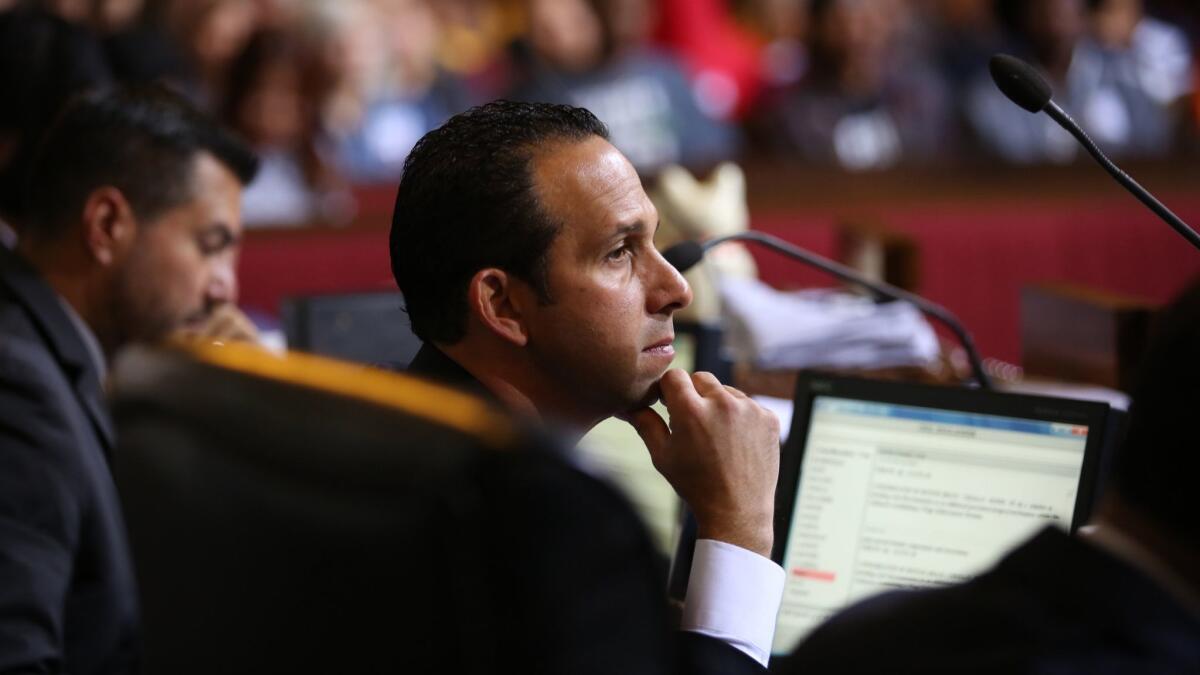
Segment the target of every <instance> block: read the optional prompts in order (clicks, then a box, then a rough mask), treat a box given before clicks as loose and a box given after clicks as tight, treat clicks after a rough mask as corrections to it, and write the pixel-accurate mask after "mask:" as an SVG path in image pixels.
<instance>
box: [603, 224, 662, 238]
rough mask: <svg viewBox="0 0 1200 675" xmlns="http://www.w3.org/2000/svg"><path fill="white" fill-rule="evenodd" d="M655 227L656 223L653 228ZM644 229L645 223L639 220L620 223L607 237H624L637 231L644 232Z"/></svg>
mask: <svg viewBox="0 0 1200 675" xmlns="http://www.w3.org/2000/svg"><path fill="white" fill-rule="evenodd" d="M657 227H658V226H657V225H656V226H655V228H656V229H657ZM645 230H646V224H645V223H643V222H641V221H638V222H636V223H629V224H628V225H621V226H619V227H617V229H616V230H614V231H613V233H612V234H610V235H608V238H609V239H619V238H621V237H625V236H628V235H631V234H637V233H639V232H644V231H645Z"/></svg>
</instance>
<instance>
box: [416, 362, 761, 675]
mask: <svg viewBox="0 0 1200 675" xmlns="http://www.w3.org/2000/svg"><path fill="white" fill-rule="evenodd" d="M409 372H411V373H413V374H417V375H422V376H425V377H429V378H431V379H435V380H439V381H441V382H443V383H446V384H450V385H453V386H457V387H459V388H461V389H465V390H467V391H470V392H472V393H475V394H480V395H483V396H484V397H487V398H490V399H494V397H493V396H492V394H491V393H490V392H488V391H487V389H486V388H485V387H484V386H483V385H482V384H481V383H480V382H479V381H478V380H476V379H475V378H474V377H472V376H471V374H470V373H468V372H467V371H466V370H464V369H463V368H462V367H461V366H459V365H458V364H457V363H455V362H454V361H453V360H451V359H450V358H449V357H447V356H446V355H445V354H443V353H442V352H441V351H439V350H437V349H434V348H433V347H431V346H428V345H426V346H425V347H422V348H421V350H420V351H419V352H418V353H417V356H416V358H414V359H413V362H412V364H411V365H409ZM597 487H599V486H597ZM571 490H573V492H572V493H571V494H563V495H562V496H561V497H562V499H563V506H562V508H560V509H554V510H553V511H554V513H546V514H544V516H543V518H544V519H558V518H577V519H579V520H580V521H583V522H589V519H587V518H583V517H582V516H581V515H580V514H581V513H585V512H594V511H596V510H603V511H604V512H605V517H604V518H601V517H600V516H598V515H594V516H592V517H591V518H590V521H595V520H599V521H601V522H605V524H606V527H604V528H603V529H602V530H594V531H590V532H586V533H580V536H579V537H575V538H572V539H571V540H570V541H562V540H560V541H541V540H538V534H537V532H538V529H539V527H538V525H537V524H536V523H528V522H527V523H512V526H511V530H510V531H509V532H508V533H507V534H506V535H505V536H504V537H503V538H502V539H503V541H505V542H506V543H507V544H508V545H511V546H513V547H515V548H516V549H517V550H522V549H523V550H527V551H529V552H530V555H529V556H528V561H527V562H528V569H527V570H526V572H527V574H516V576H517V577H518V578H526V579H527V581H528V583H522V584H518V585H519V586H520V588H519V589H510V591H511V592H513V593H515V595H514V597H512V598H511V600H510V602H511V603H512V605H513V606H514V607H523V608H525V609H524V611H523V613H522V614H521V615H520V616H521V621H519V622H517V623H518V625H516V626H514V629H515V630H518V631H520V632H521V633H522V634H526V635H544V636H545V638H546V639H545V641H544V643H543V646H544V649H541V650H539V651H538V653H537V654H535V655H531V657H532V658H535V659H536V660H537V663H538V664H539V666H541V667H536V668H533V670H535V671H537V672H562V673H596V674H600V673H667V672H680V673H714V674H715V673H755V672H763V671H764V669H763V668H762V666H761V665H759V664H758V662H756V661H755V660H754V659H752V658H750V657H749V656H747V655H746V654H744V653H742V652H741V651H739V650H737V649H735V648H733V647H731V646H730V645H728V644H727V643H725V642H722V641H721V640H717V639H714V638H710V637H707V636H704V635H700V634H697V633H689V632H686V631H678V632H677V634H676V635H675V636H674V637H673V638H672V636H671V631H670V630H668V628H667V626H668V624H669V622H668V618H667V603H666V596H665V593H664V591H665V574H664V573H662V572H664V570H662V569H661V566H660V565H658V564H657V561H656V556H657V553H656V551H655V550H654V547H653V546H652V545H651V543H650V540H649V537H648V536H647V535H646V533H645V528H644V526H643V525H642V524H641V522H639V521H638V519H637V516H636V515H635V514H634V513H633V511H632V510H631V509H630V508H629V507H628V505H627V504H625V503H624V502H623V500H620V499H619V498H617V497H616V496H615V495H612V494H610V491H602V492H604V494H600V492H601V491H599V490H597V491H596V493H595V494H593V493H592V492H586V491H581V490H580V489H579V488H578V487H573V488H571ZM606 495H607V496H606ZM507 501H509V502H512V501H516V502H519V501H520V495H512V498H511V499H510V500H507ZM514 508H515V507H514ZM577 522H578V521H577ZM547 529H548V530H554V531H563V530H564V529H567V530H569V529H570V528H562V527H560V528H557V529H556V528H551V527H549V526H547ZM564 571H567V573H564ZM568 603H569V604H568ZM545 664H553V667H550V668H545V667H544V666H545Z"/></svg>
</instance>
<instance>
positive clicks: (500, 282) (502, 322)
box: [467, 267, 529, 347]
mask: <svg viewBox="0 0 1200 675" xmlns="http://www.w3.org/2000/svg"><path fill="white" fill-rule="evenodd" d="M521 284H522V282H521V281H520V280H519V279H517V278H515V277H513V276H512V275H511V274H509V273H508V272H505V271H504V270H500V269H496V268H495V267H488V268H486V269H482V270H479V271H478V272H476V273H475V276H473V277H471V283H470V285H468V286H467V311H469V312H470V313H471V314H473V315H475V318H476V319H477V320H478V321H479V322H480V323H481V324H483V326H484V328H486V329H487V330H490V331H491V332H492V333H494V334H495V335H497V336H499V337H500V338H502V339H504V340H507V341H509V342H511V343H512V344H514V345H516V346H518V347H524V346H525V344H526V343H527V342H529V331H528V327H527V326H526V325H525V316H524V314H523V313H522V311H521V308H522V302H521V301H520V298H519V297H518V296H519V294H520V286H521Z"/></svg>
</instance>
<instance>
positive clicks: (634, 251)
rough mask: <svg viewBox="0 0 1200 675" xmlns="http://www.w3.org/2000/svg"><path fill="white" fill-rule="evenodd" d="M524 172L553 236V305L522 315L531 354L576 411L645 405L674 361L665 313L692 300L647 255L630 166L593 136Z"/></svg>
mask: <svg viewBox="0 0 1200 675" xmlns="http://www.w3.org/2000/svg"><path fill="white" fill-rule="evenodd" d="M533 174H534V189H535V191H536V193H537V196H538V198H539V201H540V203H541V205H542V208H543V209H545V210H546V213H547V215H549V216H550V218H551V219H553V220H554V221H556V222H558V223H561V224H562V229H561V231H560V233H559V235H558V236H557V237H556V238H555V239H554V242H553V243H552V244H551V246H550V249H549V251H548V252H547V267H548V270H547V276H548V279H547V280H548V283H549V288H550V295H551V298H552V302H551V303H550V304H548V305H542V306H539V307H536V308H535V310H534V311H533V312H532V314H531V315H530V316H529V317H528V324H527V325H528V331H529V342H528V347H529V349H530V350H531V351H530V354H531V355H532V357H533V358H534V359H535V362H536V365H537V366H538V368H539V369H540V370H541V371H542V373H543V374H544V375H545V376H546V377H548V378H549V379H550V380H551V381H553V382H554V383H555V385H556V388H557V389H558V390H559V391H560V392H561V393H562V394H563V396H565V397H569V400H570V406H571V407H573V408H576V409H577V410H578V411H579V412H580V413H582V414H585V415H595V416H597V417H607V416H610V415H614V414H618V413H621V412H624V411H627V410H630V409H632V408H635V407H640V406H642V405H647V404H649V403H651V402H653V401H654V400H655V399H656V398H657V396H658V391H657V384H658V380H659V378H661V377H662V375H663V373H664V372H666V370H667V367H668V366H669V365H670V364H671V360H672V358H673V356H674V351H673V350H672V348H671V341H672V339H673V338H674V335H675V334H674V329H673V326H672V323H671V315H672V314H673V313H674V312H675V311H676V310H678V309H680V308H682V307H684V306H686V305H687V304H688V303H690V302H691V300H692V293H691V290H690V289H689V288H688V285H687V282H686V281H684V279H683V277H682V276H681V275H680V274H679V272H677V271H676V270H675V268H673V267H671V265H670V264H669V263H668V262H667V261H666V260H664V259H663V257H662V255H660V254H659V252H658V251H657V250H656V249H655V248H654V230H655V229H656V228H657V226H658V213H657V211H656V210H655V208H654V205H653V204H651V203H650V199H649V198H648V197H647V196H646V193H645V191H644V190H643V189H642V184H641V181H640V180H639V179H638V176H637V173H636V172H635V171H634V169H633V166H632V165H630V163H629V161H628V160H627V159H625V157H624V156H623V155H621V153H620V152H618V151H617V149H616V148H614V147H613V146H612V145H610V144H609V143H608V142H607V141H605V140H603V139H601V138H599V137H592V138H590V139H588V140H585V141H581V142H563V143H558V144H555V145H554V146H552V147H550V148H548V149H545V150H543V151H542V152H541V153H540V154H539V155H537V156H535V158H534V160H533Z"/></svg>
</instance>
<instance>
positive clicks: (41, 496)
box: [0, 247, 137, 675]
mask: <svg viewBox="0 0 1200 675" xmlns="http://www.w3.org/2000/svg"><path fill="white" fill-rule="evenodd" d="M112 447H113V430H112V423H111V421H110V420H109V416H108V412H107V411H106V409H105V402H104V397H103V389H102V386H101V382H100V375H99V373H98V372H97V366H96V365H95V362H94V358H93V357H92V355H91V354H90V353H89V351H88V347H87V343H86V342H85V339H84V337H83V336H82V335H81V334H80V332H79V330H78V329H77V328H76V326H75V324H74V322H73V321H72V318H71V316H70V315H69V314H68V313H67V309H66V308H65V307H64V306H63V304H62V301H61V300H60V299H59V297H58V296H57V294H56V293H55V292H54V290H53V289H51V288H50V286H48V285H47V284H46V282H45V281H44V280H43V279H42V278H41V277H40V276H39V275H38V273H37V272H36V271H35V270H34V269H33V268H32V267H31V266H30V265H29V264H28V263H27V262H26V261H25V260H23V259H22V258H21V257H19V256H18V255H17V254H15V253H12V252H10V251H8V250H7V249H5V248H3V247H0V673H8V672H22V673H26V672H31V673H41V672H47V673H54V672H69V673H73V674H78V675H88V674H91V673H124V672H129V671H130V670H131V669H132V666H133V662H134V659H135V654H136V651H137V649H136V635H137V598H136V594H135V587H134V580H133V574H132V569H131V566H130V562H129V553H128V548H127V543H126V539H125V532H124V525H123V520H122V517H121V512H120V505H119V503H118V501H117V495H116V488H115V486H114V484H113V478H112V474H111V472H110V469H109V454H110V453H111V452H112Z"/></svg>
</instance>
